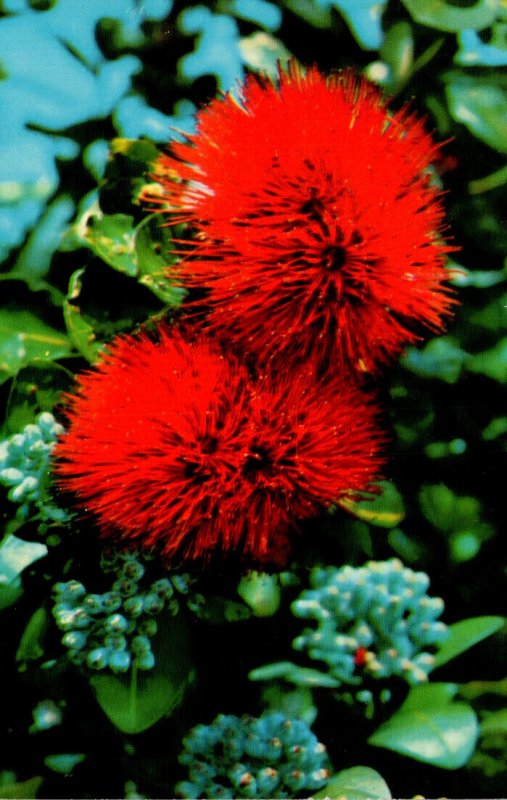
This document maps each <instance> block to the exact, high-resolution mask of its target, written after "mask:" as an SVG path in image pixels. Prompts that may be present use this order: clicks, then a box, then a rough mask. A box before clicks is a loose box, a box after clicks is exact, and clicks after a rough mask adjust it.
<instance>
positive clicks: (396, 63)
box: [380, 20, 414, 92]
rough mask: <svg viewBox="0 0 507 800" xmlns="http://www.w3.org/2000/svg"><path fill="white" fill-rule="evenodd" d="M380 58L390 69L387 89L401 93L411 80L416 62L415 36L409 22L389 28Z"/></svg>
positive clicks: (397, 23)
mask: <svg viewBox="0 0 507 800" xmlns="http://www.w3.org/2000/svg"><path fill="white" fill-rule="evenodd" d="M380 58H381V59H382V61H383V62H384V63H386V64H387V65H388V67H389V79H388V83H387V86H386V88H387V89H388V90H389V92H396V91H399V89H400V88H401V87H402V86H404V85H405V83H406V82H407V81H408V80H409V78H410V74H411V72H412V66H413V62H414V36H413V33H412V26H411V25H410V24H409V23H408V22H406V21H405V20H403V21H401V22H396V23H395V24H394V25H392V26H391V27H390V28H389V30H388V31H387V33H386V35H385V38H384V42H383V44H382V47H381V49H380Z"/></svg>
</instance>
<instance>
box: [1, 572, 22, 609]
mask: <svg viewBox="0 0 507 800" xmlns="http://www.w3.org/2000/svg"><path fill="white" fill-rule="evenodd" d="M22 595H23V585H22V583H21V579H20V578H15V579H14V580H13V581H12V583H8V584H1V583H0V611H2V610H3V609H4V608H8V607H9V606H12V605H14V603H16V602H17V601H18V600H19V598H20V597H22Z"/></svg>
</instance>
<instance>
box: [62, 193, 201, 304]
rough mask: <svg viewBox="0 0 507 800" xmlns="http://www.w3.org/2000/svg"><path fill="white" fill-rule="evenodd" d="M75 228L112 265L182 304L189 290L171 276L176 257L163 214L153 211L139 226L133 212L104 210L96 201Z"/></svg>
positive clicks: (162, 297) (169, 301)
mask: <svg viewBox="0 0 507 800" xmlns="http://www.w3.org/2000/svg"><path fill="white" fill-rule="evenodd" d="M74 231H75V232H79V236H80V239H81V243H82V244H84V245H86V246H87V247H89V248H90V249H91V250H92V251H93V252H94V253H95V255H97V256H98V257H99V258H100V259H102V261H105V263H106V264H109V266H110V267H112V268H113V269H115V270H117V271H118V272H121V273H123V274H124V275H127V276H128V277H129V278H137V280H138V281H139V283H141V284H142V285H143V286H146V287H147V288H148V289H149V290H150V291H151V292H153V294H154V295H155V296H156V297H158V299H159V300H162V302H163V303H165V304H167V305H170V306H173V307H176V308H177V307H178V306H179V305H180V304H181V302H182V300H183V298H184V297H185V295H186V290H185V289H183V288H182V287H181V286H177V285H175V284H174V283H173V282H172V281H171V279H170V277H169V274H170V267H171V264H172V262H174V261H175V257H174V254H172V252H171V251H172V249H173V245H172V244H171V239H170V233H169V230H168V228H166V227H164V225H163V224H162V221H161V219H160V216H159V215H157V214H152V215H150V216H148V217H146V218H145V219H144V220H143V221H142V222H141V223H140V224H139V225H137V226H136V225H135V224H134V218H133V217H132V216H130V215H129V214H103V213H102V211H101V210H100V208H99V207H98V205H95V206H92V207H91V208H88V209H87V210H86V211H85V213H84V215H83V217H82V219H81V220H80V221H79V222H78V223H77V225H76V226H74Z"/></svg>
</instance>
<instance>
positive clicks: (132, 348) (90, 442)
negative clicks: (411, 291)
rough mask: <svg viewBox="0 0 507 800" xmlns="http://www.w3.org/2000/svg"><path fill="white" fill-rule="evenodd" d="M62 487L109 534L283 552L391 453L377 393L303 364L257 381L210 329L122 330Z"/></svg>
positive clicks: (88, 405)
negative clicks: (186, 333)
mask: <svg viewBox="0 0 507 800" xmlns="http://www.w3.org/2000/svg"><path fill="white" fill-rule="evenodd" d="M68 418H69V426H68V431H67V432H66V433H65V434H64V435H63V436H62V438H61V440H60V441H59V443H58V445H57V448H56V453H55V455H56V462H55V470H56V473H57V475H58V483H59V485H60V487H61V488H63V489H65V490H70V491H72V492H74V493H75V494H76V495H77V500H78V504H79V505H81V506H82V507H83V508H85V509H86V510H88V511H90V512H92V513H93V514H94V515H95V516H96V517H97V519H98V522H99V524H100V527H101V528H102V530H103V533H104V534H105V535H106V536H107V535H110V536H115V537H118V538H119V539H120V540H123V541H124V542H125V543H132V544H133V545H140V546H142V547H145V548H151V547H156V548H158V549H159V550H160V551H161V552H162V554H163V555H164V556H165V557H166V558H167V559H168V560H170V559H172V558H173V557H175V556H178V557H183V558H205V559H206V558H208V557H209V556H210V555H211V554H212V553H213V552H218V553H220V552H221V551H222V552H227V551H236V552H238V553H239V554H243V555H244V556H245V557H249V558H252V559H254V560H255V561H260V562H262V561H264V562H266V561H267V562H272V563H281V562H283V561H284V560H285V559H286V557H287V534H288V532H289V529H290V528H291V526H294V524H295V523H296V521H297V520H299V519H304V518H307V517H310V516H312V515H314V514H315V513H316V512H318V511H319V509H321V508H322V507H328V506H330V505H331V504H332V503H334V502H335V501H336V500H337V499H339V498H340V497H341V496H343V495H344V494H346V493H349V492H352V493H354V491H358V490H362V489H364V488H366V487H367V486H368V485H369V483H370V481H371V480H372V479H374V478H375V477H376V473H377V472H378V469H379V467H380V465H381V463H382V461H383V458H382V456H381V454H380V452H381V449H382V446H383V436H382V435H381V434H380V433H379V431H378V429H377V422H376V411H375V409H374V407H373V405H372V404H371V403H370V398H369V397H368V396H367V395H366V396H365V395H364V394H363V393H361V392H359V390H358V389H355V388H351V387H348V386H346V387H340V386H336V387H333V391H332V392H331V390H330V389H329V390H328V391H324V390H323V389H322V388H319V386H318V385H317V384H315V382H314V381H312V380H311V379H308V378H307V377H306V376H305V375H304V374H303V373H301V374H284V375H281V376H279V377H277V378H276V379H274V378H268V377H265V378H263V379H261V380H259V381H257V382H254V381H253V380H252V379H251V378H250V377H249V375H248V373H247V370H246V368H245V367H244V366H243V365H242V364H241V363H240V362H238V361H236V360H228V359H226V358H225V357H224V356H223V355H221V354H220V352H219V351H217V349H215V348H214V347H213V346H212V345H211V344H210V343H209V342H207V341H203V340H201V341H199V342H197V343H194V344H189V343H186V342H185V341H184V340H183V339H182V337H181V336H180V335H179V334H177V333H176V332H174V331H172V330H169V329H165V328H162V329H161V330H160V332H159V336H158V340H157V341H154V340H153V339H152V338H149V337H148V336H147V335H146V334H145V333H143V334H141V335H138V336H123V337H119V338H117V339H116V340H115V341H114V342H113V343H112V345H111V347H110V350H109V353H108V354H105V355H104V356H103V357H102V359H101V361H100V362H99V364H98V365H97V367H96V368H95V369H94V370H93V371H89V372H87V373H85V374H84V375H82V376H81V377H80V378H79V382H78V388H77V392H76V394H75V395H73V396H71V397H70V398H69V405H68Z"/></svg>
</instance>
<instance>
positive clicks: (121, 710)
mask: <svg viewBox="0 0 507 800" xmlns="http://www.w3.org/2000/svg"><path fill="white" fill-rule="evenodd" d="M153 653H154V655H155V667H154V668H153V669H152V670H150V671H146V672H141V671H138V670H137V669H135V668H133V669H132V670H131V671H130V672H129V673H128V674H127V675H125V676H118V677H116V676H114V675H97V676H94V677H92V678H91V679H90V684H91V686H92V687H93V689H94V691H95V694H96V698H97V701H98V703H99V705H100V706H101V708H102V710H103V711H104V712H105V714H106V715H107V716H108V717H109V719H110V720H111V722H112V723H113V725H116V727H117V728H118V729H119V730H120V731H122V732H123V733H140V732H141V731H144V730H146V729H147V728H150V727H151V726H152V725H154V724H155V723H156V722H158V720H159V719H161V717H163V716H165V715H169V714H170V713H171V712H172V711H174V709H175V708H176V707H177V706H178V705H179V704H180V703H181V702H182V700H183V697H184V695H185V692H186V691H187V688H188V686H189V684H190V683H191V681H192V680H193V677H194V672H193V670H192V664H191V658H190V647H189V640H188V628H187V626H186V624H185V620H184V619H183V618H182V615H181V614H179V615H178V616H176V617H167V618H164V617H162V618H159V631H158V633H157V636H156V638H155V639H154V642H153Z"/></svg>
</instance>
